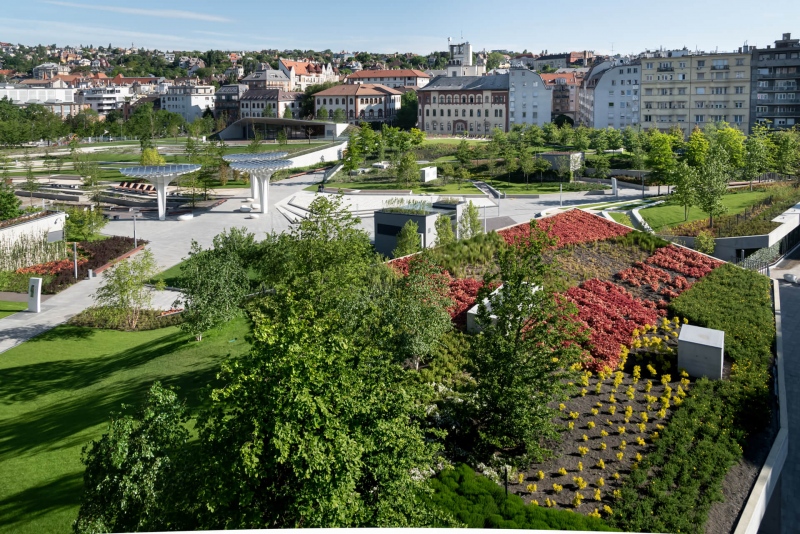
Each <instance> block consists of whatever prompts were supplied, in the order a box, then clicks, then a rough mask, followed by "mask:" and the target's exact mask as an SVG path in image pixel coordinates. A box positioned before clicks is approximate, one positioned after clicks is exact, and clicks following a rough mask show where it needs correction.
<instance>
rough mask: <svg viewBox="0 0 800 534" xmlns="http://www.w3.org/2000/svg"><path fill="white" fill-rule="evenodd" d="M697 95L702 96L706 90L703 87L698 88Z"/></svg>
mask: <svg viewBox="0 0 800 534" xmlns="http://www.w3.org/2000/svg"><path fill="white" fill-rule="evenodd" d="M697 94H698V95H704V94H706V88H705V87H698V88H697Z"/></svg>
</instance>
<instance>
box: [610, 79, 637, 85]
mask: <svg viewBox="0 0 800 534" xmlns="http://www.w3.org/2000/svg"><path fill="white" fill-rule="evenodd" d="M619 84H620V85H639V80H620V81H619ZM611 85H612V86H613V85H617V80H611Z"/></svg>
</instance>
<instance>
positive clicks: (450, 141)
mask: <svg viewBox="0 0 800 534" xmlns="http://www.w3.org/2000/svg"><path fill="white" fill-rule="evenodd" d="M461 141H463V139H461V138H458V139H455V138H448V139H425V140H424V141H423V142H422V144H423V145H458V144H461ZM466 141H467V143H469V144H470V145H478V144H481V143H485V142H486V141H487V140H484V139H467V140H466Z"/></svg>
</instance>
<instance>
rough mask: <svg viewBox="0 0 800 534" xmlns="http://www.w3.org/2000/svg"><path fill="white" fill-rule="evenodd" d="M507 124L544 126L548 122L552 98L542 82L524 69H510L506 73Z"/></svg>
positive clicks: (510, 125)
mask: <svg viewBox="0 0 800 534" xmlns="http://www.w3.org/2000/svg"><path fill="white" fill-rule="evenodd" d="M508 76H509V87H508V122H509V127H512V128H513V126H514V125H515V124H522V125H530V124H536V125H539V126H544V124H545V123H547V122H550V116H551V113H552V106H553V98H552V96H551V94H550V91H549V90H548V89H547V87H546V85H545V83H544V80H542V77H541V76H539V75H538V74H537V73H535V72H533V71H531V70H528V69H526V68H512V69H510V70H509V72H508Z"/></svg>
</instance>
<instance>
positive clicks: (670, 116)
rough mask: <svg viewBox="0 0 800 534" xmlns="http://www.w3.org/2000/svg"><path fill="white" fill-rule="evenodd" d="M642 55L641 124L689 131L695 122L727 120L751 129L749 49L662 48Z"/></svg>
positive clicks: (744, 129) (700, 126) (662, 128)
mask: <svg viewBox="0 0 800 534" xmlns="http://www.w3.org/2000/svg"><path fill="white" fill-rule="evenodd" d="M656 56H658V57H644V58H642V60H641V61H642V85H641V98H642V100H641V102H642V105H641V125H642V127H643V128H658V129H659V130H662V131H667V130H669V129H671V128H672V127H674V126H677V127H679V128H681V129H682V130H683V131H684V132H685V133H686V134H687V135H688V134H689V133H691V131H692V130H693V129H694V128H695V127H699V128H703V127H704V126H706V125H707V124H714V123H717V122H727V123H730V124H731V125H732V126H735V127H737V128H739V129H741V130H742V131H743V132H744V133H745V134H747V133H749V131H750V128H749V116H750V94H749V93H750V59H751V53H750V52H749V50H743V49H739V50H738V51H737V52H718V53H710V54H709V53H699V54H691V53H689V52H688V51H686V50H676V51H672V52H660V53H658V54H656Z"/></svg>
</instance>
